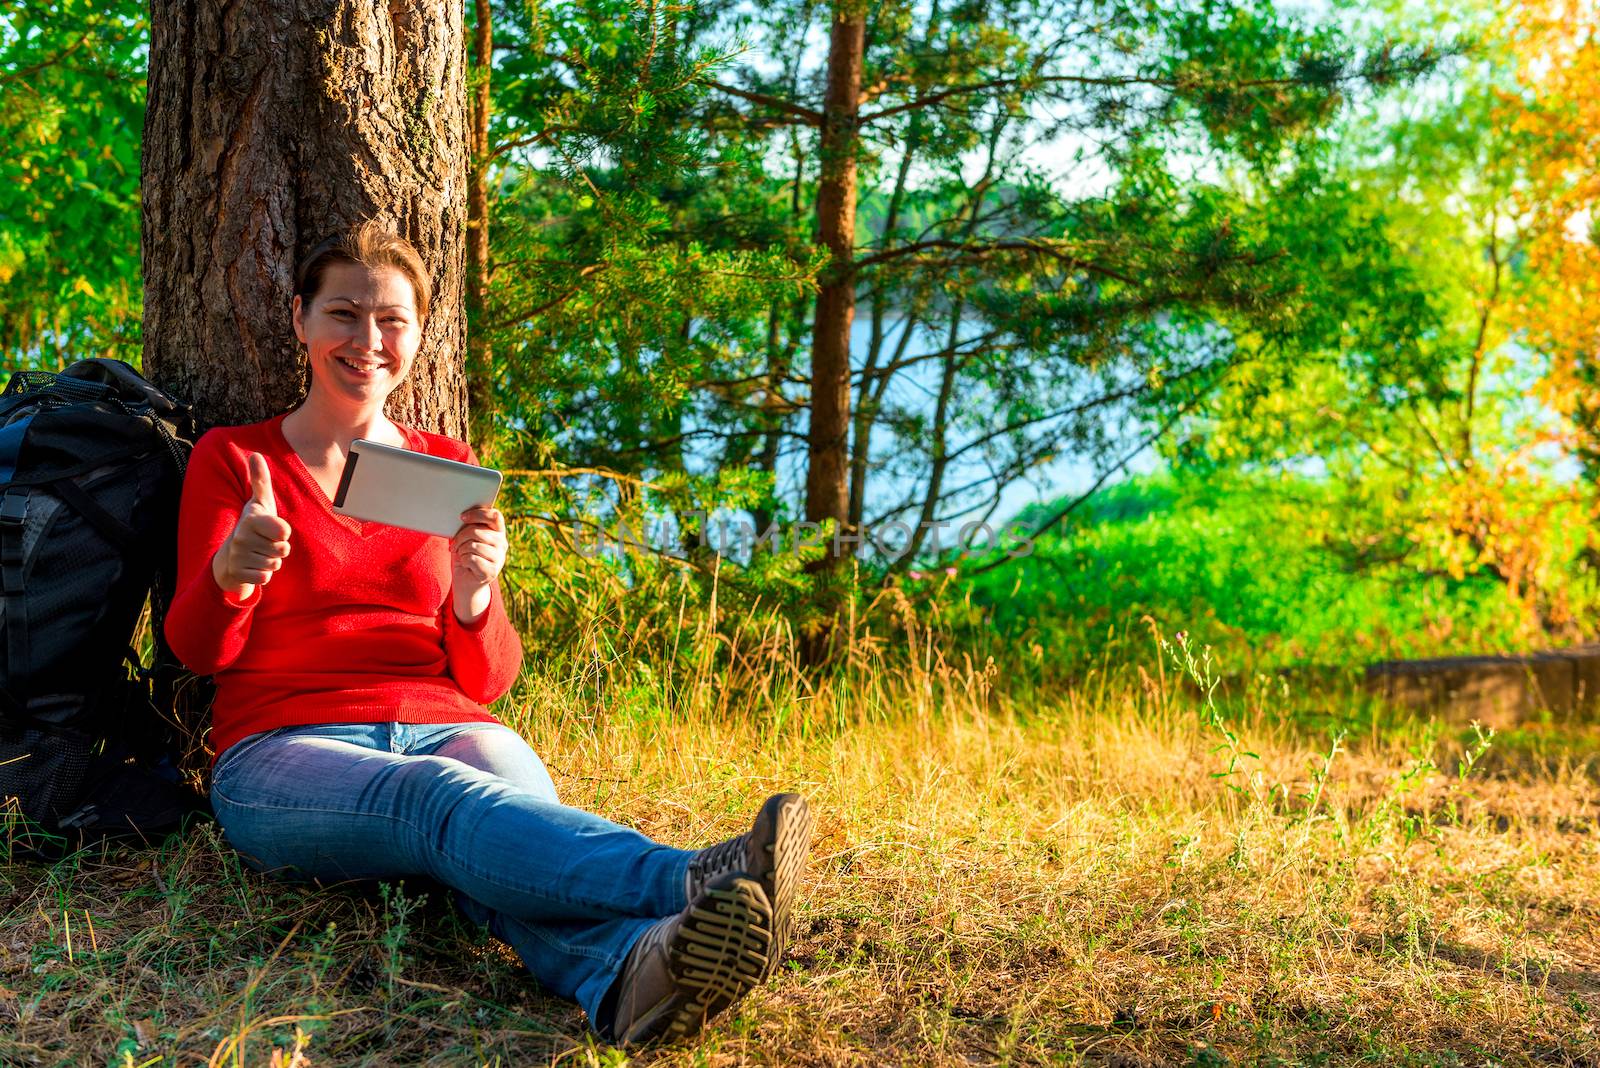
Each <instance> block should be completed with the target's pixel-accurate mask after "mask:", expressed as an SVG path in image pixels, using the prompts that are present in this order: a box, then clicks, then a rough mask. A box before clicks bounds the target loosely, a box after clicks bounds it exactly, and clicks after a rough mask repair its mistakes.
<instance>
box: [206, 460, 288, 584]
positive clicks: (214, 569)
mask: <svg viewBox="0 0 1600 1068" xmlns="http://www.w3.org/2000/svg"><path fill="white" fill-rule="evenodd" d="M249 476H250V499H249V500H247V501H245V502H244V508H243V509H241V510H240V512H239V522H238V523H237V524H236V525H235V526H234V528H233V533H232V534H230V535H228V540H227V541H225V542H223V543H222V548H220V549H218V550H217V555H215V556H213V557H212V558H211V574H212V576H213V577H214V578H215V579H216V580H217V585H218V586H221V587H222V588H223V589H224V590H225V591H227V592H228V593H231V594H233V595H234V596H235V597H237V598H239V599H241V600H242V599H243V598H245V597H248V596H250V594H251V592H252V590H253V589H254V588H255V587H256V586H265V585H266V584H267V583H268V582H271V581H272V574H273V572H275V571H277V570H278V569H279V568H280V567H282V566H283V560H284V557H286V556H288V555H289V524H288V522H287V521H285V520H284V519H283V518H282V517H281V516H279V515H278V505H277V502H276V501H275V500H274V499H273V496H272V472H271V471H269V470H268V469H267V461H266V458H265V457H264V456H262V455H261V454H260V453H259V452H253V453H251V454H250V460H249Z"/></svg>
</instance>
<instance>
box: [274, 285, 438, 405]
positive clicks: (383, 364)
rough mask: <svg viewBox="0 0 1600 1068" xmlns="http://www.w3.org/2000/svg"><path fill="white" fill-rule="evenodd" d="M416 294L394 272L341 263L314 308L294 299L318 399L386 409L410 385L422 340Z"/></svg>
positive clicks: (313, 301) (296, 323) (296, 322)
mask: <svg viewBox="0 0 1600 1068" xmlns="http://www.w3.org/2000/svg"><path fill="white" fill-rule="evenodd" d="M416 299H417V296H416V292H415V290H414V289H413V288H412V285H411V280H410V279H408V278H407V277H406V276H405V275H404V274H402V273H401V272H400V271H398V270H395V269H394V268H392V267H380V268H378V269H376V270H373V269H370V268H367V267H363V266H361V265H360V264H356V263H334V264H330V265H329V266H328V269H327V270H326V271H325V272H324V273H323V276H322V286H321V287H320V288H319V289H318V291H317V293H316V294H315V295H314V296H312V298H311V300H310V301H309V302H302V301H301V299H300V298H299V297H298V296H296V297H295V298H294V332H295V334H296V335H297V336H298V337H299V338H300V341H301V342H302V343H303V344H304V345H305V347H306V352H307V356H308V359H309V361H310V369H311V391H312V392H313V393H316V392H321V393H323V394H324V396H325V398H326V399H328V400H331V401H336V402H345V403H355V404H358V405H361V406H370V405H373V404H377V405H382V404H383V402H384V400H385V399H386V398H387V397H388V396H389V394H390V393H392V392H394V389H395V387H397V386H398V385H400V383H401V382H402V381H404V380H405V377H406V375H407V373H409V372H410V370H411V364H412V362H413V361H414V360H415V359H416V355H417V345H418V344H419V343H420V342H421V340H422V322H421V319H420V318H419V317H418V315H417V305H416Z"/></svg>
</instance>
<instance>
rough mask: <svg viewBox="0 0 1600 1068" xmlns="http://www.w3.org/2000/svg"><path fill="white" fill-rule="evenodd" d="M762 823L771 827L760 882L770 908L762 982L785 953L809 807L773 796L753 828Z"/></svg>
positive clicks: (791, 797)
mask: <svg viewBox="0 0 1600 1068" xmlns="http://www.w3.org/2000/svg"><path fill="white" fill-rule="evenodd" d="M763 821H766V822H768V823H770V825H771V826H772V834H771V836H770V839H769V844H768V845H767V846H766V850H767V852H768V854H769V860H770V866H769V867H768V869H767V872H766V874H767V876H768V877H767V878H764V879H762V880H761V882H762V888H763V889H764V890H765V891H766V892H767V900H768V901H769V902H771V904H772V953H771V957H770V959H769V960H768V962H767V966H766V968H765V969H763V970H762V973H761V978H762V979H763V980H765V979H768V978H770V977H771V976H772V973H773V972H775V971H777V969H778V965H779V964H781V963H782V962H783V958H784V955H785V954H786V953H787V952H788V950H789V936H790V934H791V928H790V921H791V919H792V916H793V912H794V900H795V897H796V895H797V894H798V893H799V890H800V880H801V877H802V876H804V875H805V870H806V859H807V856H808V854H809V853H810V849H811V806H810V805H808V804H807V803H806V799H805V798H803V797H801V796H800V795H799V794H776V795H774V796H773V797H770V798H768V799H767V803H766V804H764V805H762V806H761V813H760V815H759V816H758V817H757V819H756V823H757V826H760V825H761V824H762V822H763Z"/></svg>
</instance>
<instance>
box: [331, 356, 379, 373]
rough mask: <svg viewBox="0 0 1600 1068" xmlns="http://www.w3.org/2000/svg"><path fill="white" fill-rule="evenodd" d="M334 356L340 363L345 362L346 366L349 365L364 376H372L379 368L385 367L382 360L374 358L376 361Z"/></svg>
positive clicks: (352, 369) (354, 371)
mask: <svg viewBox="0 0 1600 1068" xmlns="http://www.w3.org/2000/svg"><path fill="white" fill-rule="evenodd" d="M334 358H335V359H336V360H338V361H339V362H340V363H342V364H344V365H345V366H346V367H348V368H349V369H350V370H351V371H352V372H353V373H355V374H357V375H360V376H361V377H362V378H367V377H370V376H371V375H373V374H376V373H377V372H378V371H379V370H381V369H382V368H383V364H382V363H381V362H378V361H376V360H374V361H363V360H350V359H346V358H345V357H343V356H336V357H334Z"/></svg>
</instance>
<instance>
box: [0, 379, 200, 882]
mask: <svg viewBox="0 0 1600 1068" xmlns="http://www.w3.org/2000/svg"><path fill="white" fill-rule="evenodd" d="M194 437H195V434H194V422H193V418H192V413H191V411H190V409H189V408H188V407H187V406H186V405H183V404H180V403H179V402H178V401H176V400H174V399H173V398H172V397H170V396H168V395H167V394H166V393H163V392H162V391H161V390H159V389H157V388H156V387H155V386H153V385H151V384H150V383H149V382H147V381H145V379H144V378H142V377H141V376H140V375H139V373H138V372H137V371H135V370H134V369H133V368H132V367H130V366H128V365H127V364H125V363H123V362H121V361H120V360H108V359H90V360H84V361H81V362H79V363H75V364H73V365H72V366H71V367H68V368H67V369H66V370H64V371H61V372H59V373H51V372H44V371H18V372H16V373H15V374H13V375H12V376H11V380H10V382H9V383H7V385H6V388H5V391H4V392H3V393H0V821H3V827H0V850H3V851H4V852H3V853H0V855H6V854H9V853H10V852H11V851H12V850H13V849H15V848H17V847H19V846H20V848H22V849H23V850H24V851H29V852H35V853H42V854H50V853H55V854H57V855H59V854H60V853H62V852H64V851H65V850H66V849H67V848H69V847H71V846H73V845H75V844H79V843H81V842H83V841H85V840H89V839H93V838H98V837H103V836H105V835H108V834H117V833H135V834H141V835H150V834H159V833H162V832H165V831H167V830H171V829H173V828H174V827H176V826H177V825H178V824H179V823H180V822H181V820H182V817H183V816H184V815H185V814H186V813H187V812H190V811H193V810H194V809H196V808H197V807H198V806H199V804H200V800H199V795H198V794H197V793H196V792H195V791H193V790H192V789H189V788H187V787H185V786H183V785H181V783H180V781H179V775H178V772H177V768H178V764H179V762H180V758H181V756H182V752H181V750H182V743H183V738H182V734H183V730H182V725H181V724H179V723H177V722H176V721H175V718H174V716H173V715H172V713H171V709H172V707H173V704H172V702H173V695H174V692H175V690H176V689H177V688H178V687H179V686H181V685H182V684H183V682H182V680H183V676H184V674H185V673H183V671H182V669H181V667H179V666H178V665H177V664H176V661H175V659H174V658H173V657H172V655H171V653H170V651H169V650H167V648H166V644H165V642H164V640H163V639H162V636H161V621H162V617H163V615H164V612H165V609H166V606H167V604H169V603H170V601H171V597H172V592H173V589H174V588H175V578H174V568H175V561H176V555H177V517H178V499H179V495H180V493H181V491H182V486H183V472H184V468H185V466H186V465H187V463H188V457H189V452H190V450H191V448H192V447H193V444H194ZM147 597H148V598H149V603H150V605H151V608H152V623H153V630H154V633H155V649H156V654H155V657H154V663H153V664H152V665H151V666H150V667H148V668H146V667H145V666H144V665H143V663H142V662H141V660H140V658H139V656H138V654H137V653H136V652H135V651H134V650H133V649H132V648H131V646H130V644H129V643H130V641H131V640H132V637H133V634H134V631H135V628H136V627H137V626H138V623H139V620H140V617H141V615H142V613H143V610H144V605H145V602H146V598H147ZM190 679H192V676H191V677H190ZM158 704H163V705H166V706H167V709H168V714H167V715H166V716H163V715H162V714H161V713H160V712H158V711H157V705H158Z"/></svg>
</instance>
